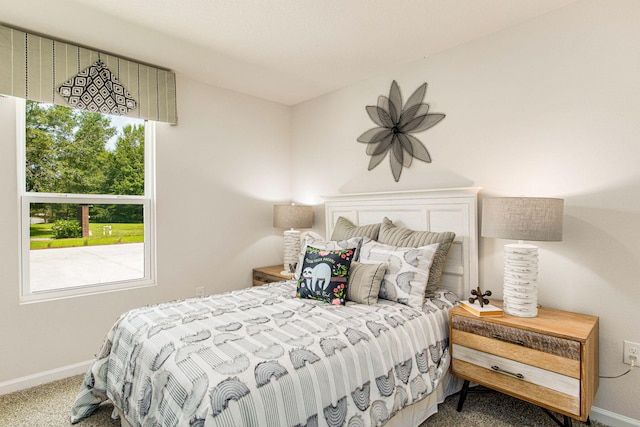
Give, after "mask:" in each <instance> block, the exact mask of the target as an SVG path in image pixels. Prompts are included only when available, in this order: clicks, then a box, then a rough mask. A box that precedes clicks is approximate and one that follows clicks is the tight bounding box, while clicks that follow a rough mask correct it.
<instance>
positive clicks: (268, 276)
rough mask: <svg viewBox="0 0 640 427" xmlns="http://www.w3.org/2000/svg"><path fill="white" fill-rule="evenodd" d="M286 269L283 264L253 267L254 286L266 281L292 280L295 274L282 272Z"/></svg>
mask: <svg viewBox="0 0 640 427" xmlns="http://www.w3.org/2000/svg"><path fill="white" fill-rule="evenodd" d="M282 270H284V266H282V265H272V266H270V267H259V268H254V269H253V286H261V285H264V284H265V283H271V282H281V281H283V280H290V279H291V278H293V276H286V275H284V274H281V272H282Z"/></svg>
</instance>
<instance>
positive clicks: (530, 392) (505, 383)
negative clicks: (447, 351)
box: [451, 358, 588, 420]
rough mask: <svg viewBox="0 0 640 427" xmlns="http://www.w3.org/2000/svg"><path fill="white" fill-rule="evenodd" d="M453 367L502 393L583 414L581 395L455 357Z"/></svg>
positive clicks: (557, 410)
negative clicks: (560, 390) (564, 391)
mask: <svg viewBox="0 0 640 427" xmlns="http://www.w3.org/2000/svg"><path fill="white" fill-rule="evenodd" d="M451 367H452V369H453V370H454V372H455V373H456V374H457V375H460V376H462V377H463V378H472V379H473V381H474V382H477V383H478V384H482V385H485V386H490V387H491V388H492V389H494V390H497V391H500V392H502V393H507V394H509V395H511V396H514V397H517V398H519V399H523V400H526V401H528V402H531V403H535V404H536V405H539V406H542V407H546V408H549V409H551V410H553V411H556V412H560V413H563V414H568V415H570V416H572V417H575V418H579V417H580V416H581V415H582V414H581V408H580V406H581V399H580V397H574V396H570V395H568V394H565V393H560V392H558V391H555V390H551V389H549V388H547V387H543V386H539V385H536V384H533V383H527V382H524V381H522V380H520V379H518V378H515V377H512V376H510V375H504V374H501V373H499V372H494V371H493V370H491V369H485V368H483V367H481V366H478V365H475V364H473V363H468V362H465V361H463V360H459V359H455V358H454V359H453V360H452V361H451ZM587 413H588V411H587ZM583 418H584V419H585V420H586V418H587V415H584V417H583Z"/></svg>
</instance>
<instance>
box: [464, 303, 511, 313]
mask: <svg viewBox="0 0 640 427" xmlns="http://www.w3.org/2000/svg"><path fill="white" fill-rule="evenodd" d="M460 307H462V308H464V309H465V310H467V311H468V312H470V313H472V314H475V315H476V316H478V317H497V316H502V314H503V312H502V309H501V308H500V307H496V306H495V305H491V304H484V306H482V307H480V304H478V303H473V304H472V303H470V302H469V301H460Z"/></svg>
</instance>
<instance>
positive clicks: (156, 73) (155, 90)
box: [0, 25, 178, 124]
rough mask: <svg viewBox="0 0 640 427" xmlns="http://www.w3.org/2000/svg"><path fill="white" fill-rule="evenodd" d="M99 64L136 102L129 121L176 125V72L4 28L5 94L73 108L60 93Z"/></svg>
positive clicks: (0, 40) (0, 74)
mask: <svg viewBox="0 0 640 427" xmlns="http://www.w3.org/2000/svg"><path fill="white" fill-rule="evenodd" d="M98 60H100V61H102V63H103V64H104V66H106V68H108V69H109V71H111V73H112V74H113V75H114V77H115V78H116V79H117V80H118V81H119V82H120V84H121V85H122V86H123V87H124V88H125V89H126V90H127V91H128V92H129V93H130V94H131V97H132V98H133V99H135V100H136V106H135V108H134V109H133V110H131V111H130V112H129V113H127V114H126V115H127V116H128V117H137V118H141V119H147V120H154V121H159V122H167V123H173V124H176V123H177V122H178V114H177V108H176V76H175V74H174V73H173V72H172V71H168V70H163V69H161V68H157V67H153V66H150V65H145V64H141V63H138V62H134V61H130V60H127V59H124V58H119V57H117V56H114V55H110V54H107V53H102V52H99V51H97V50H92V49H88V48H85V47H81V46H77V45H73V44H69V43H64V42H61V41H57V40H53V39H50V38H46V37H42V36H39V35H35V34H31V33H28V32H25V31H21V30H17V29H14V28H10V27H6V26H3V25H0V93H1V94H5V95H12V96H16V97H20V98H25V99H30V100H32V101H39V102H48V103H53V104H58V105H65V106H68V105H69V104H68V103H67V101H66V100H65V99H64V98H63V97H62V96H61V95H60V93H59V92H58V88H59V87H60V86H61V85H63V84H64V83H65V82H68V81H69V80H70V79H72V78H73V77H74V76H76V75H78V74H79V73H80V72H81V71H83V70H85V69H87V68H88V67H90V66H92V65H94V64H95V63H96V62H97V61H98Z"/></svg>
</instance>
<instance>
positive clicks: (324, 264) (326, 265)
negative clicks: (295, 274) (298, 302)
mask: <svg viewBox="0 0 640 427" xmlns="http://www.w3.org/2000/svg"><path fill="white" fill-rule="evenodd" d="M353 254H354V250H353V249H341V250H334V251H332V250H326V249H317V248H314V247H311V246H307V249H306V252H305V256H304V261H303V263H302V273H301V275H300V279H299V280H298V289H297V292H296V296H297V297H298V298H308V299H315V300H320V301H325V302H329V303H331V304H334V305H344V304H345V297H346V296H347V289H346V288H347V284H348V281H349V267H350V266H351V259H352V258H353Z"/></svg>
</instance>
